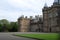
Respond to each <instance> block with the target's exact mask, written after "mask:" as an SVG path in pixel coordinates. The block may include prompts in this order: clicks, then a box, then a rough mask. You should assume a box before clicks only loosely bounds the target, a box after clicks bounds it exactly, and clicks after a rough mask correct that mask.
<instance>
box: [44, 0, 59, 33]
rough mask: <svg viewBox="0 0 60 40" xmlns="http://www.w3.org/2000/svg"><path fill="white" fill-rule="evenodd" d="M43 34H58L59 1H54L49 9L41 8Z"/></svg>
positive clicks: (46, 7)
mask: <svg viewBox="0 0 60 40" xmlns="http://www.w3.org/2000/svg"><path fill="white" fill-rule="evenodd" d="M43 30H44V32H60V0H54V3H53V5H52V6H51V7H48V6H47V5H46V4H45V6H44V8H43Z"/></svg>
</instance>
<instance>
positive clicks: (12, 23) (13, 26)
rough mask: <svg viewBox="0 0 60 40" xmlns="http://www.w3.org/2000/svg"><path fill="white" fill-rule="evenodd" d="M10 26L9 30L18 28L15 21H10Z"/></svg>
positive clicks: (15, 30)
mask: <svg viewBox="0 0 60 40" xmlns="http://www.w3.org/2000/svg"><path fill="white" fill-rule="evenodd" d="M10 27H11V29H10V31H11V32H17V30H18V23H17V22H11V23H10Z"/></svg>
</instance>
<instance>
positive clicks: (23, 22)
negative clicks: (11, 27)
mask: <svg viewBox="0 0 60 40" xmlns="http://www.w3.org/2000/svg"><path fill="white" fill-rule="evenodd" d="M18 23H19V30H18V31H19V32H28V31H29V25H30V20H29V19H27V18H19V19H18Z"/></svg>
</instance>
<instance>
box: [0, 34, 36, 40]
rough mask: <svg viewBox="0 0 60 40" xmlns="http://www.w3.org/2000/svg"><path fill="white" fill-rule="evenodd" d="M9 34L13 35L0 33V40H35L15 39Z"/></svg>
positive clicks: (15, 37) (27, 39) (26, 39)
mask: <svg viewBox="0 0 60 40" xmlns="http://www.w3.org/2000/svg"><path fill="white" fill-rule="evenodd" d="M11 34H14V33H0V40H35V39H30V38H24V37H17V36H13V35H11Z"/></svg>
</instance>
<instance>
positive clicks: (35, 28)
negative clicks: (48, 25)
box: [18, 16, 42, 32]
mask: <svg viewBox="0 0 60 40" xmlns="http://www.w3.org/2000/svg"><path fill="white" fill-rule="evenodd" d="M40 21H41V19H40V18H38V20H37V19H36V18H34V19H32V16H31V17H30V18H26V17H25V18H24V17H20V18H19V19H18V24H19V30H18V31H19V32H40V31H42V29H41V28H42V22H40Z"/></svg>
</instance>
